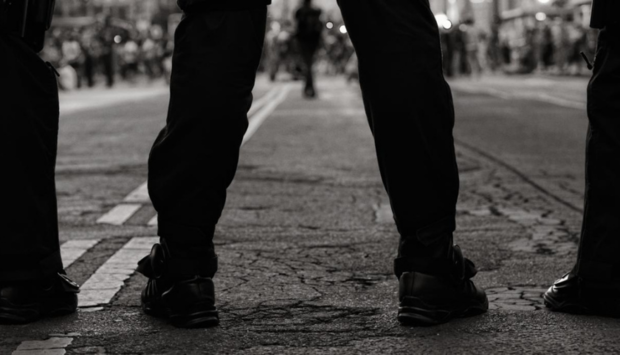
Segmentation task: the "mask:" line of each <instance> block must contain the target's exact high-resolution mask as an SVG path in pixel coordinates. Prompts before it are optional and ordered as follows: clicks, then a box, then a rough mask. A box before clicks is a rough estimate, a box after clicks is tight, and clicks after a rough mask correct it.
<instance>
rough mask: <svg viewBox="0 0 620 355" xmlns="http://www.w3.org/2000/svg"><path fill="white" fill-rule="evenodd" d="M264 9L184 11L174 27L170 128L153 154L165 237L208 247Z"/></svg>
mask: <svg viewBox="0 0 620 355" xmlns="http://www.w3.org/2000/svg"><path fill="white" fill-rule="evenodd" d="M265 21H266V8H262V9H258V10H247V11H210V12H202V13H191V14H186V16H185V17H184V18H183V20H182V21H181V23H180V24H179V27H178V28H177V31H176V33H175V49H174V55H173V64H172V77H171V83H170V105H169V108H168V118H167V120H166V127H165V128H164V129H163V130H162V131H161V132H160V134H159V136H158V137H157V139H156V141H155V143H154V145H153V148H152V150H151V154H150V158H149V181H148V186H149V194H150V197H151V200H152V201H153V205H154V207H155V209H156V210H157V212H158V216H159V217H158V224H159V227H158V228H159V231H158V232H159V235H160V237H162V238H164V239H165V240H166V241H167V243H168V245H169V246H171V247H173V246H174V245H176V246H177V247H176V248H177V249H183V248H185V249H195V248H199V249H203V250H204V249H208V250H210V252H211V253H213V242H212V238H213V232H214V229H215V225H216V223H217V221H218V219H219V217H220V215H221V212H222V209H223V208H224V203H225V201H226V189H227V188H228V186H229V185H230V183H231V182H232V180H233V177H234V175H235V171H236V169H237V163H238V159H239V149H240V146H241V142H242V139H243V135H244V133H245V131H246V129H247V125H248V120H247V112H248V110H249V109H250V106H251V104H252V88H253V87H254V80H255V77H256V70H257V68H258V64H259V61H260V57H261V51H262V45H263V37H264V31H265Z"/></svg>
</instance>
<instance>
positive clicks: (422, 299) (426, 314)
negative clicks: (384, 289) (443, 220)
mask: <svg viewBox="0 0 620 355" xmlns="http://www.w3.org/2000/svg"><path fill="white" fill-rule="evenodd" d="M443 263H450V264H448V266H447V267H442V264H443ZM437 265H438V269H442V268H443V269H444V270H445V271H448V272H446V273H437V274H436V275H430V274H428V273H422V272H418V271H409V272H404V273H403V274H402V275H401V276H400V279H399V283H400V287H399V299H400V306H399V308H398V321H399V322H400V323H401V324H404V325H423V326H429V325H437V324H441V323H445V322H447V321H449V320H450V319H453V318H456V317H466V316H472V315H476V314H481V313H484V312H486V311H487V309H488V308H489V302H488V300H487V296H486V293H485V292H484V290H482V289H480V288H478V287H477V286H476V285H475V284H474V283H473V281H471V280H470V279H471V278H472V277H474V276H475V275H476V272H477V270H476V267H475V266H474V264H473V263H472V262H471V261H470V260H468V259H465V258H463V254H462V253H461V249H460V248H459V247H458V246H454V249H453V252H452V260H445V261H443V262H442V261H439V262H438V263H437Z"/></svg>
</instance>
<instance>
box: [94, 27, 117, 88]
mask: <svg viewBox="0 0 620 355" xmlns="http://www.w3.org/2000/svg"><path fill="white" fill-rule="evenodd" d="M116 32H117V31H116V29H115V28H114V27H113V26H112V17H110V16H106V18H105V20H104V23H103V28H101V30H100V31H99V36H98V38H97V39H98V41H99V43H101V53H100V56H99V59H100V61H101V65H102V69H103V74H104V76H105V78H106V86H107V87H109V88H111V87H112V86H114V75H115V70H114V56H115V50H114V37H115V36H116Z"/></svg>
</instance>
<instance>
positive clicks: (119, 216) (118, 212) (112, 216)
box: [97, 204, 142, 226]
mask: <svg viewBox="0 0 620 355" xmlns="http://www.w3.org/2000/svg"><path fill="white" fill-rule="evenodd" d="M140 207H142V205H139V204H120V205H117V206H115V207H114V208H113V209H111V210H110V211H109V212H108V213H106V214H104V215H103V216H101V218H99V219H98V220H97V223H105V224H113V225H117V226H120V225H121V224H123V223H125V222H126V221H127V220H128V219H129V218H131V216H133V215H134V213H136V212H137V211H138V210H139V209H140Z"/></svg>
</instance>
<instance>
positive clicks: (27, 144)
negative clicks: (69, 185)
mask: <svg viewBox="0 0 620 355" xmlns="http://www.w3.org/2000/svg"><path fill="white" fill-rule="evenodd" d="M0 53H2V55H1V56H0V68H7V70H5V71H4V72H3V77H2V81H1V82H0V86H2V93H3V95H6V96H4V97H3V100H2V101H3V102H4V103H5V104H6V105H4V107H3V115H2V120H1V121H2V125H3V128H4V130H5V131H6V132H10V134H5V135H3V137H2V139H1V140H0V150H1V151H2V152H4V157H3V164H4V167H5V168H6V170H5V171H4V172H3V173H2V174H0V181H1V185H2V186H4V187H5V192H4V194H3V200H4V206H5V212H4V213H3V214H2V220H1V221H0V224H1V225H2V234H0V243H1V244H2V246H1V247H0V321H8V322H18V323H21V322H29V321H32V320H35V319H37V318H39V317H40V316H43V315H46V314H47V313H50V312H52V313H53V312H58V311H61V312H62V311H65V312H73V311H75V308H76V305H77V299H76V296H75V292H69V293H65V292H61V291H60V288H59V287H60V286H62V284H63V283H64V281H63V280H64V279H62V277H59V276H58V273H64V271H63V266H62V261H61V258H60V247H59V243H58V218H57V210H56V187H55V182H54V169H55V164H56V146H57V136H58V92H57V85H56V79H55V77H54V73H53V72H52V70H51V69H50V68H49V67H48V66H47V65H45V63H44V62H43V61H42V60H41V59H40V58H39V57H38V56H37V54H36V53H35V52H34V51H33V50H32V49H30V48H29V47H28V46H27V45H26V44H25V43H24V42H22V41H21V40H20V39H19V38H17V37H13V36H9V35H4V34H0ZM49 286H53V287H51V288H50V289H49V290H50V292H47V291H45V292H44V291H43V290H44V288H46V287H49ZM75 291H76V292H77V290H75ZM52 299H55V300H52Z"/></svg>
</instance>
